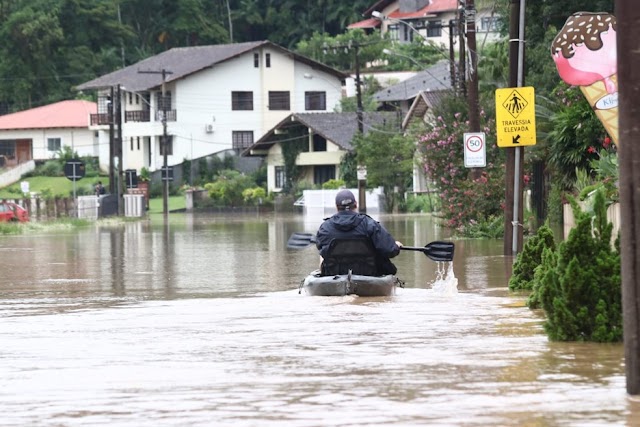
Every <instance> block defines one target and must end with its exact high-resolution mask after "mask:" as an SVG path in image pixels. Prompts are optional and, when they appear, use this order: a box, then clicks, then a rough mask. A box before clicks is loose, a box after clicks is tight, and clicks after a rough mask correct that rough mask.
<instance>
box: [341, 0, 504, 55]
mask: <svg viewBox="0 0 640 427" xmlns="http://www.w3.org/2000/svg"><path fill="white" fill-rule="evenodd" d="M464 3H465V2H464V1H460V0H378V1H376V2H374V3H373V5H372V6H371V7H370V8H369V9H367V10H366V11H364V13H363V14H362V16H363V17H365V18H366V19H364V20H362V21H359V22H355V23H353V24H351V25H349V27H348V28H362V29H364V30H373V29H375V28H379V29H380V32H381V33H382V34H386V33H389V35H390V36H391V39H392V40H397V41H399V42H401V43H407V42H411V41H413V40H414V39H416V38H417V39H418V40H420V39H424V40H425V41H426V42H428V43H434V44H435V45H437V46H442V47H443V48H446V49H447V50H448V48H449V44H450V42H451V41H453V43H454V44H456V43H458V41H459V40H458V38H459V31H458V21H459V20H460V12H461V11H464V13H465V15H466V17H467V18H468V17H470V16H471V15H473V17H474V20H475V24H476V25H475V27H476V38H477V42H478V47H480V46H481V45H482V44H483V43H485V42H491V41H496V40H497V39H498V38H499V36H500V34H499V32H498V27H497V22H498V16H497V15H496V14H495V10H494V9H495V2H487V1H482V0H476V2H475V10H473V11H469V10H465V6H464ZM463 24H464V25H465V26H466V21H465V22H463ZM465 31H466V27H465Z"/></svg>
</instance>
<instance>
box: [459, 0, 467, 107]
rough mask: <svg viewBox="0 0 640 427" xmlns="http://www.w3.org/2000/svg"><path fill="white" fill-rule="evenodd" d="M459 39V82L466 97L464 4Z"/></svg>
mask: <svg viewBox="0 0 640 427" xmlns="http://www.w3.org/2000/svg"><path fill="white" fill-rule="evenodd" d="M458 40H459V43H460V48H459V49H458V50H459V52H458V54H459V55H460V58H459V63H460V65H459V67H458V68H459V70H458V72H459V75H458V82H459V83H460V94H461V95H462V96H464V97H466V96H467V66H466V63H467V58H466V57H467V53H466V52H465V44H466V42H465V40H464V6H463V5H462V4H460V7H459V8H458Z"/></svg>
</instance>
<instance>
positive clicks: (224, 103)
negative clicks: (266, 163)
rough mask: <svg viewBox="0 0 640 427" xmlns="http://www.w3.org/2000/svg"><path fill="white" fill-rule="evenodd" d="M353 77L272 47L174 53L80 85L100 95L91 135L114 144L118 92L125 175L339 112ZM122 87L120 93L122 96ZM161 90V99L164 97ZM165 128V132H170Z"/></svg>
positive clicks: (238, 146) (241, 145) (244, 144)
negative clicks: (299, 116)
mask: <svg viewBox="0 0 640 427" xmlns="http://www.w3.org/2000/svg"><path fill="white" fill-rule="evenodd" d="M347 77H348V76H347V75H345V74H343V73H341V72H339V71H337V70H335V69H333V68H330V67H328V66H326V65H323V64H321V63H319V62H316V61H313V60H311V59H309V58H306V57H304V56H301V55H298V54H296V53H294V52H292V51H289V50H287V49H285V48H283V47H281V46H278V45H276V44H274V43H271V42H269V41H255V42H247V43H236V44H225V45H214V46H196V47H185V48H174V49H171V50H168V51H166V52H163V53H161V54H159V55H156V56H153V57H151V58H147V59H145V60H143V61H140V62H138V63H136V64H134V65H131V66H128V67H126V68H123V69H120V70H117V71H115V72H112V73H110V74H107V75H104V76H102V77H99V78H97V79H94V80H91V81H89V82H86V83H83V84H81V85H79V86H78V87H77V89H78V90H82V91H86V90H97V91H98V93H99V97H98V112H97V114H95V115H93V116H92V121H91V129H95V130H97V131H99V132H100V140H101V141H109V136H110V132H111V133H115V134H116V141H117V130H111V126H110V122H111V121H112V120H110V117H111V116H110V109H111V105H113V104H110V101H111V96H112V95H111V93H112V91H113V98H114V101H115V105H116V108H115V109H114V111H115V119H114V120H113V122H114V123H115V124H114V126H113V128H117V126H118V123H117V122H118V120H117V116H118V115H117V110H118V108H117V105H118V102H117V101H118V97H117V94H118V93H120V94H121V97H120V103H119V105H120V111H121V115H120V117H121V121H122V123H121V130H122V142H123V144H122V157H123V169H137V170H140V169H141V168H142V167H147V168H149V169H150V170H151V171H153V170H157V169H160V168H161V167H162V165H163V160H164V153H163V151H162V150H161V141H162V137H163V135H164V134H165V132H166V135H168V139H167V142H168V143H167V163H168V165H169V166H172V165H175V164H179V163H181V162H183V161H184V160H185V159H197V158H200V157H203V156H206V155H210V154H214V153H219V152H222V151H225V150H231V149H234V150H236V151H237V152H240V151H241V150H244V149H246V148H248V147H250V146H251V145H252V144H253V143H254V142H255V141H257V140H258V139H259V138H260V137H262V135H263V134H264V133H266V132H267V131H268V130H269V129H271V128H273V127H274V126H275V125H276V124H277V123H279V122H280V121H282V120H283V119H284V118H285V117H287V116H289V115H290V114H291V113H294V112H305V111H306V112H328V111H334V109H335V107H336V106H337V105H338V104H339V100H340V98H341V91H342V85H343V82H344V79H345V78H347ZM118 88H119V90H118ZM163 91H164V96H163ZM165 126H166V130H165Z"/></svg>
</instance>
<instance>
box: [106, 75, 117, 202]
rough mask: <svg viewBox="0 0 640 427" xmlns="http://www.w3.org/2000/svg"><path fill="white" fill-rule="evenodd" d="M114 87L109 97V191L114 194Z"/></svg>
mask: <svg viewBox="0 0 640 427" xmlns="http://www.w3.org/2000/svg"><path fill="white" fill-rule="evenodd" d="M113 109H114V89H113V86H111V89H110V91H109V98H108V99H107V116H108V119H109V193H110V194H114V193H115V190H116V187H115V185H116V182H115V181H116V180H115V173H114V171H115V162H114V157H115V143H114V141H115V128H114V122H113V119H114V114H113Z"/></svg>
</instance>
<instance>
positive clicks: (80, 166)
mask: <svg viewBox="0 0 640 427" xmlns="http://www.w3.org/2000/svg"><path fill="white" fill-rule="evenodd" d="M84 172H85V171H84V162H83V161H82V160H80V159H69V160H68V161H67V162H66V163H65V164H64V176H66V177H67V178H68V179H70V180H71V181H77V180H79V179H82V178H84Z"/></svg>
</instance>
